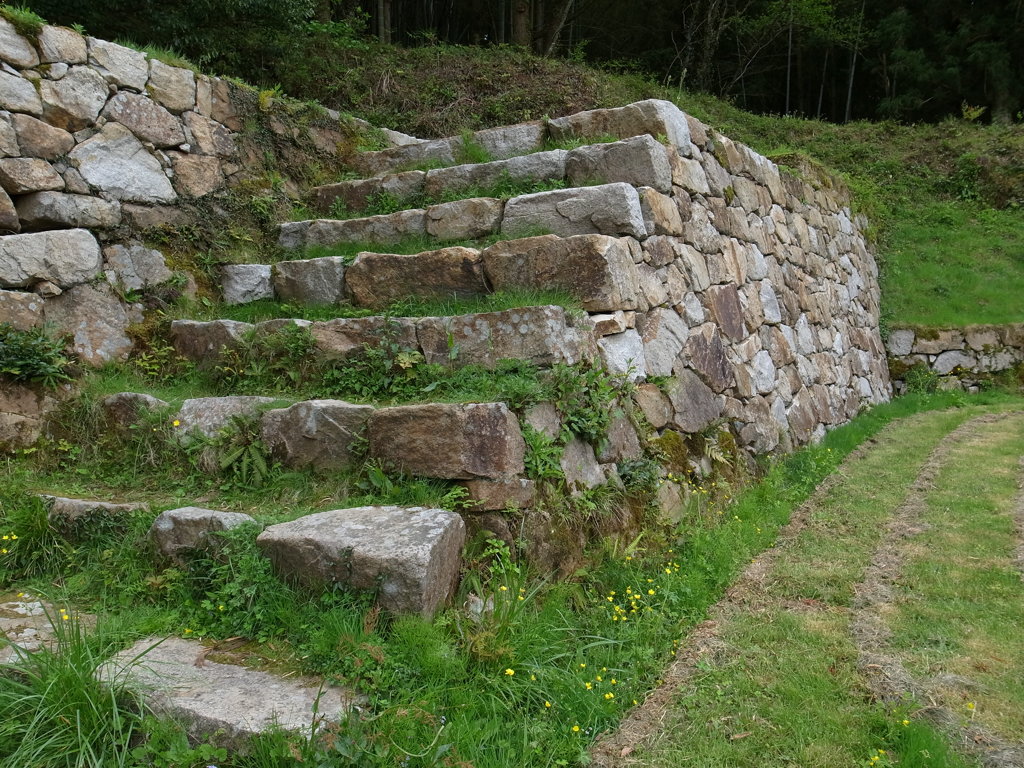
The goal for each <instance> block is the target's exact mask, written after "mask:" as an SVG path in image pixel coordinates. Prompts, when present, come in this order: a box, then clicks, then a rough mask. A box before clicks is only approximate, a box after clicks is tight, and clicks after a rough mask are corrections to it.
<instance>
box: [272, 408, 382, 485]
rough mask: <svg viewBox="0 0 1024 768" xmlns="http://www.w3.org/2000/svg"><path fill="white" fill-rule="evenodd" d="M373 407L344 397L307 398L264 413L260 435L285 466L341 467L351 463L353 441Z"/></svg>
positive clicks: (361, 432)
mask: <svg viewBox="0 0 1024 768" xmlns="http://www.w3.org/2000/svg"><path fill="white" fill-rule="evenodd" d="M373 410H374V409H373V407H371V406H369V405H354V404H352V403H347V402H345V401H344V400H306V401H304V402H301V403H295V405H293V406H290V407H289V408H277V409H274V410H271V411H266V412H264V414H263V418H262V427H261V430H260V434H261V437H262V438H263V442H264V443H265V444H266V446H267V448H269V449H270V452H271V454H272V455H273V457H274V458H275V459H276V460H277V461H280V462H281V463H282V464H283V465H284V466H286V467H294V468H296V469H303V468H306V467H312V468H314V469H320V470H333V469H344V468H345V467H348V466H350V465H351V464H352V461H353V459H352V454H351V448H352V444H353V442H355V441H356V440H358V439H359V438H360V437H362V434H363V431H364V429H365V427H366V420H367V419H368V418H369V417H370V414H371V413H373Z"/></svg>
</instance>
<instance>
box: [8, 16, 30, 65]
mask: <svg viewBox="0 0 1024 768" xmlns="http://www.w3.org/2000/svg"><path fill="white" fill-rule="evenodd" d="M0 60H3V61H6V62H7V63H8V64H11V65H13V66H15V67H17V68H18V69H28V68H30V67H34V66H36V65H38V64H39V55H38V54H37V53H36V49H35V48H33V47H32V43H30V42H29V41H28V40H26V39H25V38H24V37H22V36H21V35H19V34H18V31H17V30H16V29H15V28H14V25H13V24H11V22H9V21H8V20H7V19H0Z"/></svg>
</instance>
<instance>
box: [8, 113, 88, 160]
mask: <svg viewBox="0 0 1024 768" xmlns="http://www.w3.org/2000/svg"><path fill="white" fill-rule="evenodd" d="M11 124H12V125H13V126H14V130H15V132H16V134H17V137H18V146H19V147H20V148H21V154H22V155H24V156H26V157H38V158H42V159H43V160H53V159H55V158H57V157H59V156H60V155H66V154H67V153H68V152H70V151H71V148H72V147H73V146H75V137H74V136H72V135H71V134H70V133H68V132H67V131H65V130H62V129H61V128H56V127H54V126H52V125H50V124H48V123H45V122H43V121H42V120H37V119H36V118H34V117H30V116H29V115H11Z"/></svg>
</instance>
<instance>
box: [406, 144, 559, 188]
mask: <svg viewBox="0 0 1024 768" xmlns="http://www.w3.org/2000/svg"><path fill="white" fill-rule="evenodd" d="M568 154H569V153H568V152H567V151H566V150H564V149H554V150H551V151H550V152H535V153H533V154H529V155H521V156H519V157H510V158H508V159H507V160H495V161H494V162H490V163H476V164H471V165H455V166H452V167H450V168H438V169H436V170H432V171H427V173H426V180H425V183H424V184H423V185H422V191H423V192H424V193H426V194H427V195H430V196H433V197H439V196H440V195H442V194H443V193H445V192H457V191H462V190H466V189H470V188H473V187H476V188H487V187H489V186H492V185H495V184H498V183H500V182H502V181H503V180H505V179H508V180H509V181H555V180H561V179H563V178H565V158H566V157H567V156H568ZM414 173H415V172H414Z"/></svg>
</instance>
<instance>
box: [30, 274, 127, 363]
mask: <svg viewBox="0 0 1024 768" xmlns="http://www.w3.org/2000/svg"><path fill="white" fill-rule="evenodd" d="M45 311H46V322H47V323H50V324H52V325H53V326H54V327H55V328H56V329H58V330H59V331H60V332H62V333H67V334H70V335H71V346H72V348H73V349H74V351H75V354H76V355H78V357H79V358H80V359H81V360H82V361H83V362H86V363H88V364H89V365H94V366H101V365H104V364H105V363H110V362H114V361H115V360H123V359H125V358H126V357H127V356H128V353H129V352H131V350H132V348H133V346H134V345H133V343H132V340H131V338H130V337H129V336H128V325H129V318H128V313H127V312H126V311H125V307H124V304H123V303H121V300H120V299H119V298H118V296H117V294H115V293H114V290H113V288H111V287H110V285H109V284H107V283H97V284H83V285H76V286H73V287H72V288H69V289H68V290H66V291H64V292H63V293H62V294H61V295H60V296H55V297H53V298H50V299H47V301H46V310H45Z"/></svg>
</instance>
